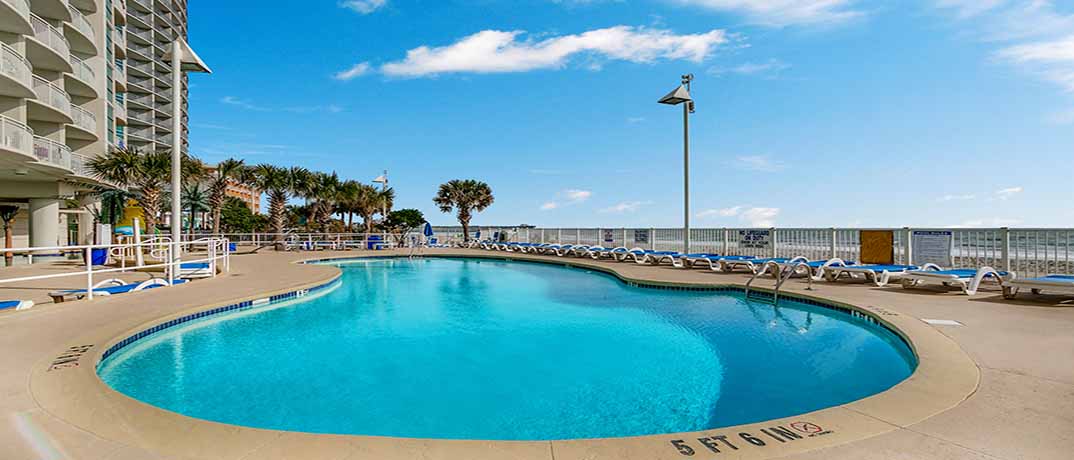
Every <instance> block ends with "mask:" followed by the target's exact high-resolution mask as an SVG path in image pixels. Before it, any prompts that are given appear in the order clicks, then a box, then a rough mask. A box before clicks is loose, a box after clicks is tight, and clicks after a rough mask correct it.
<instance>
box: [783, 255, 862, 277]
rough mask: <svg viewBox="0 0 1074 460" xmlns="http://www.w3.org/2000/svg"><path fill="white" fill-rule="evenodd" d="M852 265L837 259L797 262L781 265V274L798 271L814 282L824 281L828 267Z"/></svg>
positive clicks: (851, 262) (849, 262) (797, 272)
mask: <svg viewBox="0 0 1074 460" xmlns="http://www.w3.org/2000/svg"><path fill="white" fill-rule="evenodd" d="M850 265H854V262H853V261H845V260H843V259H840V258H838V257H836V258H832V259H828V260H808V261H805V262H800V261H795V262H793V263H791V262H785V263H781V264H779V271H780V273H783V272H784V270H787V269H788V268H789V269H794V270H796V273H795V274H803V275H806V276H809V277H810V278H813V281H823V280H824V271H825V270H826V269H827V268H828V267H846V266H850ZM803 269H805V270H803ZM791 276H794V275H791Z"/></svg>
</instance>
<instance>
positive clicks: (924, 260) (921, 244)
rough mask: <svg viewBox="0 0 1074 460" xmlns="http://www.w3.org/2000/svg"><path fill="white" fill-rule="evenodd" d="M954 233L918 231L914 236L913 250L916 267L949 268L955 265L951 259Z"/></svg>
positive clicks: (946, 231)
mask: <svg viewBox="0 0 1074 460" xmlns="http://www.w3.org/2000/svg"><path fill="white" fill-rule="evenodd" d="M952 235H953V232H951V231H948V230H939V231H927V230H916V231H914V234H913V240H912V245H913V246H912V248H911V249H912V250H913V253H914V255H913V259H914V260H913V263H914V265H924V264H930V263H931V264H936V265H939V266H941V267H944V268H947V267H950V266H951V265H953V262H954V261H953V260H952V259H951V250H952V245H953V244H954V239H953V238H952Z"/></svg>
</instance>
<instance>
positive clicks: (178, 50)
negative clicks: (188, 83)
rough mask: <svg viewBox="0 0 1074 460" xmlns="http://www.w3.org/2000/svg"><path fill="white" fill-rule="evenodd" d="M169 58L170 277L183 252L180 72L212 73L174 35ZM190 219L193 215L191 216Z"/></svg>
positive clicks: (181, 98) (171, 277) (176, 268)
mask: <svg viewBox="0 0 1074 460" xmlns="http://www.w3.org/2000/svg"><path fill="white" fill-rule="evenodd" d="M168 58H170V59H171V64H172V219H171V226H172V260H171V261H170V262H171V267H170V269H169V270H168V273H169V274H170V279H169V282H171V280H173V279H175V276H176V275H177V274H178V272H179V267H178V265H177V264H178V263H179V260H180V254H181V253H182V244H181V240H182V238H183V229H182V227H183V203H182V189H181V188H180V186H181V185H182V181H183V175H182V174H181V172H180V171H181V170H182V161H183V153H182V152H183V119H182V116H183V112H182V109H183V72H204V73H212V72H213V71H212V70H210V69H209V66H207V65H205V63H204V62H202V60H201V58H200V57H198V55H197V54H196V53H194V50H192V49H190V45H188V44H187V43H186V40H183V38H182V37H176V39H175V41H173V42H172V49H171V51H169V52H168V55H166V56H165V59H168ZM191 218H193V217H191Z"/></svg>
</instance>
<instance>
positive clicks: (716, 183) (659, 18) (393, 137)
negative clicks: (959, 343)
mask: <svg viewBox="0 0 1074 460" xmlns="http://www.w3.org/2000/svg"><path fill="white" fill-rule="evenodd" d="M302 3H303V7H301V8H297V7H295V6H294V5H295V3H294V2H290V1H287V2H285V1H283V0H267V1H264V2H257V4H256V5H255V4H254V2H249V1H245V2H239V1H228V2H222V1H211V0H192V1H191V2H190V6H189V17H190V41H191V43H192V45H193V46H194V48H195V49H196V50H197V51H198V53H199V54H200V55H201V56H202V58H204V59H205V60H206V62H208V63H209V65H210V66H211V67H212V68H213V70H214V72H215V73H214V74H213V75H211V76H193V77H192V82H193V85H192V87H191V130H192V133H191V144H192V149H193V152H194V153H195V154H197V155H199V156H200V157H202V158H203V159H205V160H208V161H218V160H221V159H224V158H227V157H238V158H245V159H246V160H247V162H249V163H262V162H267V163H275V164H280V165H301V166H304V167H307V168H311V169H317V170H322V171H336V172H338V173H339V174H340V175H341V176H343V177H347V178H355V179H359V180H364V181H369V180H371V179H373V178H374V177H376V176H377V175H378V174H379V173H380V172H381V170H384V169H388V170H389V171H390V177H391V180H392V186H394V187H395V189H396V191H397V196H398V200H397V205H396V206H397V207H415V208H419V209H421V210H422V211H424V212H425V214H426V216H427V218H429V220H430V221H431V222H433V223H435V224H450V223H452V222H453V220H454V219H453V216H450V215H445V214H442V213H440V212H439V211H437V210H436V208H435V207H434V206H433V205H432V201H431V198H432V196H433V195H434V194H435V192H436V188H437V185H438V184H440V183H442V182H444V181H447V180H450V179H456V178H474V179H479V180H483V181H486V182H488V183H489V184H490V185H491V186H492V188H493V191H494V194H495V196H496V203H495V204H494V205H493V206H492V207H491V208H490V209H489V210H487V211H486V212H484V213H482V214H480V215H479V216H478V217H476V218H475V221H474V222H475V223H476V224H483V225H494V224H500V225H513V224H521V223H528V224H534V225H540V226H590V227H592V226H676V225H680V224H681V216H682V185H681V184H682V153H681V149H682V147H681V137H682V133H681V123H682V116H681V111H680V110H679V109H678V108H672V107H668V106H663V105H658V104H657V103H656V100H657V99H658V98H659V97H661V96H663V95H664V94H665V93H667V92H668V91H670V90H672V89H673V88H674V87H675V86H676V85H677V84H678V80H679V75H681V74H683V73H693V74H695V76H696V79H695V81H694V86H693V95H694V98H695V100H696V101H697V113H696V114H694V116H693V118H692V119H691V131H692V133H691V134H692V158H691V170H692V185H691V192H692V193H691V196H692V212H691V214H692V215H693V216H694V218H693V223H694V225H695V226H713V227H722V226H746V225H756V226H768V225H778V226H784V227H786V226H822V227H828V226H884V227H888V226H1020V227H1025V226H1033V227H1037V226H1066V227H1070V226H1074V206H1072V202H1074V186H1072V184H1071V181H1072V179H1074V5H1071V4H1070V3H1066V2H1050V1H1046V0H910V1H906V2H898V4H897V5H896V4H895V3H896V2H881V1H865V0H619V1H616V0H573V1H571V0H558V1H557V0H515V1H509V0H436V1H431V0H425V1H422V0H351V1H338V0H316V1H308V2H302Z"/></svg>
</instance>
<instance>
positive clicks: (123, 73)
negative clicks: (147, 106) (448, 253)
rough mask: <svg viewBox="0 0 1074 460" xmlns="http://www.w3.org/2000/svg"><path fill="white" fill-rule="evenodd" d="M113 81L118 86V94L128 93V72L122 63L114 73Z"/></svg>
mask: <svg viewBox="0 0 1074 460" xmlns="http://www.w3.org/2000/svg"><path fill="white" fill-rule="evenodd" d="M112 81H113V82H114V83H115V84H116V91H117V92H126V91H127V70H126V66H124V65H122V63H119V64H117V65H116V66H115V70H113V71H112Z"/></svg>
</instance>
